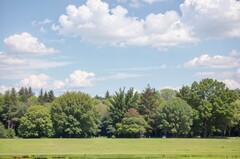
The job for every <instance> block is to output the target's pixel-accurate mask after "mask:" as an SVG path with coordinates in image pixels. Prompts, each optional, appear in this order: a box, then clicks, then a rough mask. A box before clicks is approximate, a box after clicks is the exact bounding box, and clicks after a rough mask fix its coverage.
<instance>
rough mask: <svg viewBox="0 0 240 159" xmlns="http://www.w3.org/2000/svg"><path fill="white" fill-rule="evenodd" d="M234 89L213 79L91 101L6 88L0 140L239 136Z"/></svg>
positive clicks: (239, 96) (239, 95)
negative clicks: (17, 137)
mask: <svg viewBox="0 0 240 159" xmlns="http://www.w3.org/2000/svg"><path fill="white" fill-rule="evenodd" d="M239 90H240V89H236V90H230V89H229V88H227V87H226V86H225V84H224V83H222V82H219V81H217V80H213V79H203V80H201V81H199V82H193V83H192V85H191V86H183V87H182V88H181V89H180V90H179V91H176V90H172V89H162V90H156V89H155V88H152V87H151V86H150V85H148V86H147V87H146V88H145V89H144V90H143V91H142V92H137V91H135V90H134V88H130V89H128V90H126V89H125V88H120V89H119V91H116V92H115V93H114V94H111V93H110V92H109V91H106V93H105V96H104V97H100V96H98V95H96V96H95V97H91V96H89V95H87V94H85V93H82V92H66V93H64V94H62V95H61V96H59V97H55V95H54V92H53V90H50V91H47V90H43V89H41V90H40V92H39V95H38V96H35V93H34V92H33V90H32V88H31V87H29V88H25V87H22V88H21V89H20V90H19V91H18V92H17V91H16V90H15V89H14V88H12V89H10V90H8V91H6V92H5V93H3V94H0V138H12V137H14V136H15V135H17V136H19V137H24V138H29V137H39V138H40V137H68V138H69V137H93V136H107V137H162V136H167V137H178V136H181V137H196V136H201V137H211V136H238V135H240V91H239Z"/></svg>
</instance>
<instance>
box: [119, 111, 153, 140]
mask: <svg viewBox="0 0 240 159" xmlns="http://www.w3.org/2000/svg"><path fill="white" fill-rule="evenodd" d="M150 128H151V127H150V125H148V123H147V122H146V121H145V119H144V118H143V117H142V116H141V115H140V114H139V113H138V112H137V110H136V109H134V108H130V109H129V110H128V112H127V113H125V115H124V118H123V119H122V121H121V123H117V132H118V135H119V136H120V137H131V138H133V137H144V136H145V134H146V132H147V129H150Z"/></svg>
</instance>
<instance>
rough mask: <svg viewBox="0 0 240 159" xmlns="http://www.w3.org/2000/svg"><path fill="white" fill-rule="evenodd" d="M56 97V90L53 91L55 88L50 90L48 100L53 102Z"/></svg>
mask: <svg viewBox="0 0 240 159" xmlns="http://www.w3.org/2000/svg"><path fill="white" fill-rule="evenodd" d="M54 99H55V96H54V92H53V90H50V91H49V92H48V102H49V103H51V102H53V101H54Z"/></svg>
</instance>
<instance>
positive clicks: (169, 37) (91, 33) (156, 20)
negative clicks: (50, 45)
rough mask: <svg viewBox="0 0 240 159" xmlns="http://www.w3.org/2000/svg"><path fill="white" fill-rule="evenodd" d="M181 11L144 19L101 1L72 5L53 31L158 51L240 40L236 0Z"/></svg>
mask: <svg viewBox="0 0 240 159" xmlns="http://www.w3.org/2000/svg"><path fill="white" fill-rule="evenodd" d="M157 1H159V0H141V1H140V0H132V1H130V2H131V3H135V4H139V3H140V2H146V3H154V2H157ZM121 2H127V1H124V0H121ZM180 10H181V14H178V13H177V12H176V11H167V12H165V13H159V14H153V13H151V14H149V15H147V16H146V18H144V19H140V18H137V17H132V16H129V15H128V10H127V9H126V8H123V7H122V6H116V7H115V8H110V7H109V5H108V4H107V3H106V2H103V1H101V0H88V1H87V2H86V4H85V5H82V6H79V7H76V6H75V5H69V6H68V7H67V8H66V14H63V15H61V16H60V17H59V24H53V25H52V29H53V30H55V31H58V32H59V33H60V34H63V35H66V36H75V37H76V36H78V37H80V38H81V39H82V40H85V41H89V42H93V43H97V44H110V45H118V46H124V45H141V46H142V45H146V46H152V47H154V48H158V49H163V48H168V47H174V46H182V45H187V44H192V43H196V42H198V41H200V40H202V39H208V38H229V37H240V30H239V28H240V2H238V1H236V0H224V1H219V0H212V1H208V0H202V1H198V0H185V1H184V3H182V4H181V5H180ZM219 26H221V27H219Z"/></svg>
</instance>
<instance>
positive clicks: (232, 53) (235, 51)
mask: <svg viewBox="0 0 240 159" xmlns="http://www.w3.org/2000/svg"><path fill="white" fill-rule="evenodd" d="M230 55H231V56H239V55H240V52H239V51H237V50H232V51H231V52H230Z"/></svg>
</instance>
